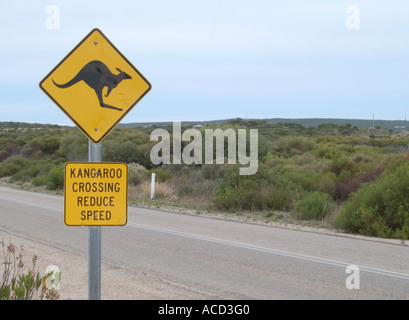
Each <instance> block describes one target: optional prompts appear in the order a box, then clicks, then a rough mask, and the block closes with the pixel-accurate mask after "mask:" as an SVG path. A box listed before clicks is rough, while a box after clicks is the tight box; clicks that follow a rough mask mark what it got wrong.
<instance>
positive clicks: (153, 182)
mask: <svg viewBox="0 0 409 320" xmlns="http://www.w3.org/2000/svg"><path fill="white" fill-rule="evenodd" d="M154 196H155V172H152V180H151V199H153V197H154Z"/></svg>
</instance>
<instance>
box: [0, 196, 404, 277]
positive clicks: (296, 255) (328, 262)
mask: <svg viewBox="0 0 409 320" xmlns="http://www.w3.org/2000/svg"><path fill="white" fill-rule="evenodd" d="M0 200H5V201H9V202H14V203H20V204H24V205H29V206H34V207H38V208H41V209H47V210H52V211H57V212H62V213H63V212H64V210H62V209H59V208H55V207H50V206H44V205H41V204H37V203H33V202H28V201H23V200H17V199H8V198H3V197H0ZM126 226H129V227H134V228H140V229H145V230H150V231H156V232H162V233H167V234H172V235H177V236H180V237H186V238H191V239H197V240H202V241H208V242H214V243H220V244H226V245H230V246H235V247H240V248H245V249H250V250H256V251H261V252H266V253H271V254H277V255H282V256H286V257H291V258H295V259H302V260H307V261H312V262H317V263H322V264H326V265H334V266H338V267H342V268H346V267H347V266H350V265H355V264H352V263H347V262H342V261H335V260H329V259H324V258H318V257H313V256H308V255H303V254H299V253H293V252H289V251H282V250H276V249H271V248H266V247H259V246H255V245H251V244H245V243H240V242H234V241H229V240H223V239H217V238H211V237H205V236H199V235H194V234H190V233H184V232H179V231H173V230H168V229H163V228H157V227H150V226H145V225H141V224H137V223H133V222H127V224H126V225H125V227H126ZM356 266H357V267H358V268H359V270H360V271H366V272H369V273H375V274H380V275H384V276H389V277H394V278H399V279H404V280H409V274H406V273H400V272H395V271H389V270H385V269H378V268H373V267H367V266H360V265H356Z"/></svg>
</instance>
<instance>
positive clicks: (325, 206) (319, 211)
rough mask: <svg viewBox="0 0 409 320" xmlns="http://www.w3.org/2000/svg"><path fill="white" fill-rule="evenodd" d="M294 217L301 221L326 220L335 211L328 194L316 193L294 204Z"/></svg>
mask: <svg viewBox="0 0 409 320" xmlns="http://www.w3.org/2000/svg"><path fill="white" fill-rule="evenodd" d="M294 208H295V210H294V211H293V214H294V216H295V217H296V218H297V219H300V220H313V219H320V220H322V219H324V218H325V217H326V216H328V214H329V213H330V212H331V211H332V209H333V202H332V201H331V199H330V196H329V195H328V194H326V193H321V192H318V191H314V192H313V193H311V194H308V195H307V196H305V197H303V198H302V199H300V200H299V201H297V202H296V203H295V204H294Z"/></svg>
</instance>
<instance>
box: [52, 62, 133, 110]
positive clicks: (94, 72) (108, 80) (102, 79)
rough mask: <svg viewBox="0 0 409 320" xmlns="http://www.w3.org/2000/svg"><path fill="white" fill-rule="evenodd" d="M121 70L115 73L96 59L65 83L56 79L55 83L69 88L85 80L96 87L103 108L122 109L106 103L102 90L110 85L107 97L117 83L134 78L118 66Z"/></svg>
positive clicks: (60, 86) (92, 86) (90, 85)
mask: <svg viewBox="0 0 409 320" xmlns="http://www.w3.org/2000/svg"><path fill="white" fill-rule="evenodd" d="M116 70H118V71H119V74H113V73H112V72H111V71H110V70H109V69H108V67H107V66H106V65H105V64H104V63H103V62H101V61H98V60H94V61H91V62H88V63H87V64H86V65H85V66H84V67H83V68H82V69H81V70H80V71H79V72H78V73H77V75H76V76H75V77H74V78H72V79H71V80H70V81H68V82H67V83H65V84H58V83H56V82H55V81H54V80H53V82H54V84H55V85H56V86H57V87H59V88H63V89H65V88H68V87H71V86H72V85H74V84H76V83H77V82H80V81H81V80H82V81H84V82H85V83H86V84H87V85H88V86H89V87H90V88H92V89H94V91H95V93H96V94H97V97H98V100H99V105H100V106H101V107H103V108H109V109H114V110H118V111H122V109H121V108H117V107H114V106H110V105H109V104H106V103H104V101H103V99H102V90H103V89H104V88H105V87H108V92H107V94H106V95H105V97H108V96H109V94H110V93H111V90H112V89H114V88H116V87H117V85H118V84H119V83H120V82H121V81H122V80H124V79H132V77H131V76H130V75H128V74H127V73H125V72H123V71H122V70H121V69H119V68H116Z"/></svg>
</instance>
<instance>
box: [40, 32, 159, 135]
mask: <svg viewBox="0 0 409 320" xmlns="http://www.w3.org/2000/svg"><path fill="white" fill-rule="evenodd" d="M40 88H41V89H42V90H43V91H44V92H45V93H46V94H47V95H48V96H49V97H50V98H51V100H53V101H54V102H55V103H56V104H57V106H58V107H59V108H60V109H61V110H62V111H63V112H64V113H65V114H66V115H67V116H68V117H69V118H70V119H71V120H72V121H73V122H74V123H75V124H76V126H77V127H78V128H79V129H80V130H81V131H82V132H83V133H84V134H85V135H86V136H87V137H88V138H89V139H90V140H91V141H92V142H93V143H100V142H101V141H102V140H103V139H104V138H105V137H106V136H107V135H108V134H109V133H110V132H111V131H112V130H113V129H114V128H115V127H116V125H117V124H118V123H119V122H120V121H121V120H122V119H123V118H124V117H125V115H126V114H127V113H128V112H129V111H130V110H131V109H132V108H133V107H134V106H135V104H137V103H138V102H139V101H140V100H141V99H142V98H143V97H144V96H145V95H146V94H147V93H148V91H149V90H150V89H151V84H150V83H149V82H148V81H147V80H146V79H145V78H144V76H143V75H142V74H141V73H140V72H139V71H138V70H137V69H136V68H135V67H134V66H133V65H132V64H131V63H130V62H129V61H128V59H126V58H125V56H124V55H122V53H121V52H119V51H118V49H117V48H115V46H114V45H113V44H112V43H111V42H110V41H109V40H108V38H107V37H106V36H105V35H104V34H103V33H102V32H101V31H100V30H99V29H93V30H92V31H91V32H90V33H89V34H88V35H87V36H86V37H85V38H84V39H83V40H82V41H81V42H80V43H79V44H78V45H77V46H76V47H75V48H74V49H73V50H72V51H71V52H70V53H69V54H68V55H67V56H66V57H65V58H64V59H63V60H62V61H61V62H60V63H59V64H58V65H57V66H56V67H55V68H54V69H53V70H52V71H51V72H50V73H49V74H48V75H47V76H46V77H45V78H44V79H43V80H42V81H41V82H40Z"/></svg>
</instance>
